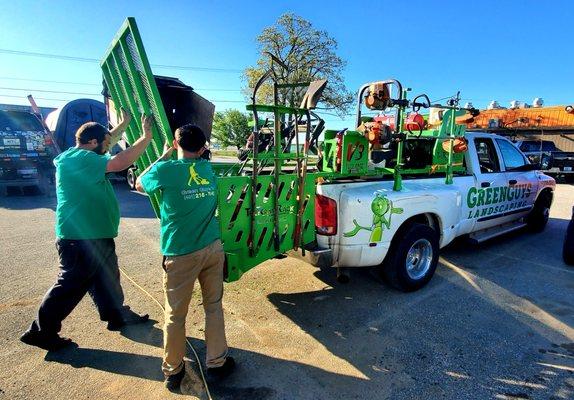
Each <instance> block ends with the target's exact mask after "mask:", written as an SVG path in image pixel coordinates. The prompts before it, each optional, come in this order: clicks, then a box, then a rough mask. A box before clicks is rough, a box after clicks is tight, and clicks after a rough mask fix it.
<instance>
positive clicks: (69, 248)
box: [30, 239, 124, 335]
mask: <svg viewBox="0 0 574 400" xmlns="http://www.w3.org/2000/svg"><path fill="white" fill-rule="evenodd" d="M56 248H57V250H58V256H59V258H60V273H59V274H58V279H57V281H56V283H55V284H54V286H52V288H50V290H48V292H47V293H46V295H45V296H44V299H43V300H42V304H40V308H39V309H38V316H37V318H36V320H35V321H34V322H33V323H32V326H31V327H30V330H31V331H38V332H41V333H45V334H46V335H55V334H57V333H58V332H60V329H62V321H63V320H64V319H65V318H66V317H67V316H68V315H70V313H71V312H72V310H74V308H75V307H76V306H77V305H78V303H79V302H80V301H81V300H82V298H83V297H84V296H85V295H86V293H88V292H89V293H90V296H91V297H92V299H93V300H94V303H95V304H96V307H97V309H98V312H99V314H100V318H101V319H102V320H103V321H109V320H112V319H121V318H122V309H123V302H124V294H123V291H122V287H121V285H120V277H119V274H120V272H119V268H118V259H117V256H116V248H115V243H114V240H113V239H97V240H67V239H58V240H57V241H56Z"/></svg>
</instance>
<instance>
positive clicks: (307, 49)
mask: <svg viewBox="0 0 574 400" xmlns="http://www.w3.org/2000/svg"><path fill="white" fill-rule="evenodd" d="M257 42H258V49H259V51H260V54H261V56H260V58H259V59H258V60H257V65H256V66H253V67H248V68H247V69H246V70H245V72H244V80H245V81H246V83H247V87H246V88H244V92H245V94H247V95H249V96H251V95H252V88H253V87H254V86H255V83H256V82H257V80H258V79H259V78H260V77H261V76H262V75H263V73H264V72H265V71H266V70H267V69H268V68H269V66H270V60H269V56H267V55H265V54H264V52H266V51H267V52H269V53H271V54H273V55H275V56H276V57H278V58H279V59H280V60H281V61H282V62H283V63H285V64H286V65H287V67H288V71H285V70H284V68H281V67H280V66H278V65H274V66H273V68H274V72H275V76H276V77H277V81H278V83H297V82H311V81H314V80H317V79H327V80H328V81H329V83H328V85H327V88H326V89H325V91H324V92H323V97H322V101H321V103H322V104H323V106H325V107H327V108H332V109H334V111H335V112H336V113H337V114H339V115H341V116H342V115H343V114H345V113H347V111H348V109H349V106H350V104H351V103H352V102H353V93H351V92H350V91H348V90H347V88H346V87H345V83H344V80H343V77H342V72H343V68H344V67H345V64H346V62H345V61H344V60H342V59H341V58H340V57H339V56H338V55H337V54H336V50H337V41H336V40H335V39H334V38H332V37H331V36H330V35H329V34H328V33H327V32H326V31H319V30H316V29H314V28H313V26H312V24H311V23H310V22H309V21H307V20H305V19H303V18H301V17H299V16H297V15H294V14H292V13H287V14H284V15H282V16H281V17H279V19H278V20H277V22H276V23H275V24H274V25H273V26H270V27H267V28H265V29H264V30H263V32H262V33H261V34H260V35H259V36H258V37H257ZM268 82H269V83H267V84H266V85H264V86H263V87H262V88H261V89H260V90H259V95H258V98H257V102H258V103H262V104H270V103H272V102H273V88H272V85H271V83H270V81H268ZM304 94H305V88H301V89H300V90H299V91H293V90H289V89H282V90H280V91H279V96H278V97H279V103H280V104H284V105H287V106H291V107H298V106H299V104H300V103H301V100H302V98H303V95H304Z"/></svg>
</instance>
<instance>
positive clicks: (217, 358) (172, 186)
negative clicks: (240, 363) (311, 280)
mask: <svg viewBox="0 0 574 400" xmlns="http://www.w3.org/2000/svg"><path fill="white" fill-rule="evenodd" d="M205 143H206V138H205V135H204V133H203V132H202V130H201V129H200V128H199V127H197V126H194V125H185V126H182V127H180V128H178V129H177V130H176V131H175V140H174V141H173V147H172V148H169V147H168V148H167V149H166V151H164V154H163V155H162V157H160V159H159V160H158V161H157V162H156V163H154V164H152V165H151V166H150V167H149V168H148V169H147V170H145V171H144V172H142V174H141V175H140V176H139V177H138V179H137V181H136V188H137V190H138V191H140V192H146V193H148V194H151V193H155V192H160V193H161V198H162V202H161V208H160V214H161V215H160V216H161V221H160V225H161V235H160V236H161V251H162V253H163V255H164V262H163V269H164V274H163V280H164V288H165V324H164V340H163V343H164V357H163V364H162V370H163V373H164V375H165V384H166V387H167V388H168V389H169V390H171V391H175V390H177V389H178V388H179V386H180V383H181V380H182V379H183V376H184V375H185V367H184V363H183V356H184V355H185V318H186V316H187V311H188V308H189V303H190V301H191V294H192V291H193V286H194V284H195V281H196V280H199V284H200V286H201V293H202V297H203V308H204V310H205V343H206V347H207V352H206V353H207V354H206V365H207V372H208V373H209V374H210V375H212V376H215V377H219V378H223V377H225V376H227V375H228V374H229V373H231V371H232V370H233V368H234V366H235V361H234V360H233V358H232V357H229V356H228V355H227V351H228V348H227V341H226V338H225V324H224V320H223V308H222V305H221V301H222V298H223V266H224V260H225V255H224V253H223V247H222V245H221V241H220V234H219V224H218V221H217V219H216V217H215V210H216V208H217V197H216V194H217V187H216V182H215V174H214V173H213V169H212V167H211V163H210V162H209V161H208V160H206V159H203V158H202V157H201V156H202V154H203V153H204V152H205V151H206V148H205ZM174 149H177V160H169V158H170V156H171V153H172V151H173V150H174ZM166 160H168V161H166Z"/></svg>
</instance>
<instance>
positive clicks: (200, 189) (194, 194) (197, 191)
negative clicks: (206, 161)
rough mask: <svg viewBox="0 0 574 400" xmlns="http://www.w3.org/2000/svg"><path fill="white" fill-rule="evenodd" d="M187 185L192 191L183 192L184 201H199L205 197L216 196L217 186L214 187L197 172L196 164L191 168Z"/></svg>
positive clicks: (185, 190)
mask: <svg viewBox="0 0 574 400" xmlns="http://www.w3.org/2000/svg"><path fill="white" fill-rule="evenodd" d="M187 185H188V186H191V188H190V189H184V190H182V191H181V195H182V196H183V199H184V200H197V199H203V198H205V197H213V196H215V185H212V184H211V182H210V181H209V180H208V179H205V178H203V177H202V176H201V175H199V174H198V173H197V171H196V170H195V163H194V164H191V165H190V166H189V180H188V181H187Z"/></svg>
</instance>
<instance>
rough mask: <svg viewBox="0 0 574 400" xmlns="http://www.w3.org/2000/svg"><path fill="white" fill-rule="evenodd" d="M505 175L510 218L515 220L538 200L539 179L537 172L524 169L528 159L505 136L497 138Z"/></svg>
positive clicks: (526, 212)
mask: <svg viewBox="0 0 574 400" xmlns="http://www.w3.org/2000/svg"><path fill="white" fill-rule="evenodd" d="M495 140H496V144H497V145H498V149H499V150H500V154H501V158H502V166H503V168H504V170H505V173H504V175H505V176H506V180H507V182H508V196H507V197H508V202H509V205H510V206H509V210H508V211H507V216H508V217H509V218H508V219H509V220H515V219H518V218H521V217H523V216H525V215H526V214H528V212H529V211H530V209H531V208H532V207H533V206H534V202H535V201H536V193H537V192H538V179H537V177H536V172H534V171H526V170H524V167H525V165H527V164H528V161H527V159H526V157H525V156H524V154H522V153H521V152H520V151H518V149H516V147H514V146H513V145H512V143H510V142H509V141H508V140H506V139H504V138H497V139H495Z"/></svg>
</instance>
